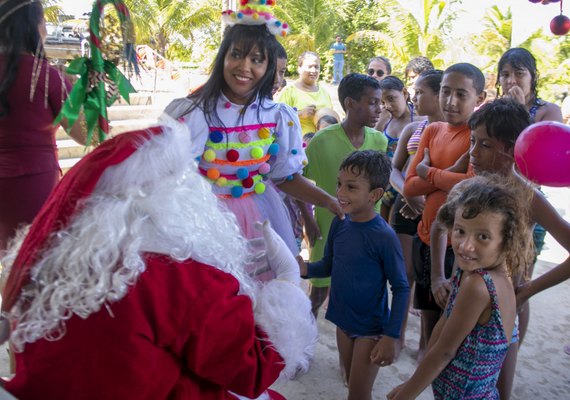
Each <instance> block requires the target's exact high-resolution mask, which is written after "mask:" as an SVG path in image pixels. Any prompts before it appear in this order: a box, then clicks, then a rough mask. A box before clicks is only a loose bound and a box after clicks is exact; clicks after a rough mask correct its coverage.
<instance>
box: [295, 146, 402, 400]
mask: <svg viewBox="0 0 570 400" xmlns="http://www.w3.org/2000/svg"><path fill="white" fill-rule="evenodd" d="M390 170H391V167H390V161H389V159H388V158H387V157H386V156H385V155H384V154H383V153H381V152H378V151H374V150H365V151H355V152H353V153H351V154H349V155H348V156H347V158H346V159H345V160H344V161H343V162H342V164H341V166H340V171H339V175H338V183H337V197H338V201H339V203H340V206H341V207H342V208H343V211H344V212H345V214H346V218H345V219H344V220H340V219H339V218H335V219H334V220H333V222H332V224H331V228H330V231H329V235H328V239H327V243H326V245H325V254H324V257H323V258H322V259H321V260H320V261H317V262H314V263H308V264H306V263H305V262H304V261H303V260H302V259H299V265H300V269H301V275H302V276H303V277H304V278H309V277H327V276H331V292H330V299H329V306H328V309H327V313H326V315H325V318H326V319H328V320H329V321H331V322H332V323H334V324H335V325H336V326H337V335H336V336H337V345H338V350H339V353H340V358H341V362H342V364H343V366H344V369H345V371H346V378H347V381H348V390H349V395H348V398H350V399H353V398H354V399H364V400H366V399H371V398H372V386H373V384H374V380H375V379H376V375H377V374H378V368H379V366H380V367H384V366H388V365H390V364H391V363H392V362H393V361H394V359H395V358H396V357H397V354H398V352H399V347H400V343H399V338H400V330H401V326H402V321H403V318H404V315H405V313H406V312H407V310H406V309H407V298H408V294H409V291H410V289H409V286H408V280H407V278H406V270H405V266H404V260H403V257H402V249H401V247H400V242H399V241H398V238H397V237H396V234H395V233H394V231H393V230H392V228H391V227H390V226H389V225H388V224H387V223H386V222H385V221H384V220H383V219H382V218H381V217H380V216H379V215H378V214H377V213H376V211H375V210H374V205H375V204H376V203H377V202H378V201H379V200H380V199H381V198H382V195H383V194H384V190H385V188H386V187H387V186H388V181H389V177H390ZM387 282H390V285H391V290H392V294H393V298H392V307H391V310H390V309H389V308H388V287H387Z"/></svg>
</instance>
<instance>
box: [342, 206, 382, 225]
mask: <svg viewBox="0 0 570 400" xmlns="http://www.w3.org/2000/svg"><path fill="white" fill-rule="evenodd" d="M376 215H377V214H376V210H374V208H372V209H370V210H363V211H361V212H359V213H352V214H348V216H349V217H350V220H351V221H352V222H361V223H363V222H369V221H372V220H373V219H374V218H376Z"/></svg>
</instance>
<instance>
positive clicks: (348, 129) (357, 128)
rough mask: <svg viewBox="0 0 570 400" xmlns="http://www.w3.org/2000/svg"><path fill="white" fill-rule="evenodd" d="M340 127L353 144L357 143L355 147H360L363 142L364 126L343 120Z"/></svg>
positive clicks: (346, 119)
mask: <svg viewBox="0 0 570 400" xmlns="http://www.w3.org/2000/svg"><path fill="white" fill-rule="evenodd" d="M341 126H342V129H343V130H344V133H345V134H346V136H347V137H348V139H349V140H350V141H351V142H352V143H353V144H354V143H359V146H355V147H360V146H361V145H362V143H363V142H364V125H362V124H359V123H355V122H353V121H350V120H349V119H348V118H345V119H344V121H342V123H341Z"/></svg>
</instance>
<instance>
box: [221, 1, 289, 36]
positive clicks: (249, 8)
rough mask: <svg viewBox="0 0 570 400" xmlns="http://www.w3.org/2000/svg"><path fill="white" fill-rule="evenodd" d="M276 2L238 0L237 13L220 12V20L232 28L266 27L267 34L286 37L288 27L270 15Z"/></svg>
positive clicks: (231, 11)
mask: <svg viewBox="0 0 570 400" xmlns="http://www.w3.org/2000/svg"><path fill="white" fill-rule="evenodd" d="M275 3H276V0H240V2H239V6H238V9H237V11H233V10H226V11H224V12H222V20H223V21H224V22H225V23H226V24H228V25H230V26H233V25H235V24H243V25H263V24H265V25H267V29H269V32H271V33H272V34H274V35H275V36H286V35H287V33H288V32H289V25H288V24H287V23H285V22H282V21H279V20H278V19H277V18H276V17H275V16H274V15H273V14H272V13H271V9H272V7H273V6H275Z"/></svg>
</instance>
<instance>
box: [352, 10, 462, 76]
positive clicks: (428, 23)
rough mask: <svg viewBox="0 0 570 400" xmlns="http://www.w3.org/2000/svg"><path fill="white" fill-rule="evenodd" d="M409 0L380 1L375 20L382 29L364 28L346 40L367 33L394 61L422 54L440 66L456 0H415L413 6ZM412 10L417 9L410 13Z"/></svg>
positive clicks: (455, 14) (454, 17)
mask: <svg viewBox="0 0 570 400" xmlns="http://www.w3.org/2000/svg"><path fill="white" fill-rule="evenodd" d="M409 3H410V2H409V1H398V0H385V1H383V2H382V3H381V4H380V9H381V11H380V14H379V16H378V22H379V24H381V25H382V27H383V29H382V31H378V30H373V29H371V30H366V31H359V32H356V33H354V34H353V35H351V36H350V37H349V39H350V40H354V39H359V38H362V37H363V36H364V37H368V38H369V39H374V40H377V41H379V42H381V43H382V44H383V45H384V46H386V48H387V51H388V54H387V56H388V57H389V58H390V59H391V60H393V61H394V65H401V66H403V65H406V63H407V62H408V61H409V60H410V59H411V58H413V57H416V56H419V55H424V56H426V57H428V58H430V59H431V60H432V62H433V63H434V65H436V66H439V67H441V66H443V64H444V54H443V53H444V52H445V47H446V46H445V43H444V40H445V38H446V37H449V33H450V30H451V24H452V23H453V21H454V20H455V19H456V17H457V15H458V11H457V9H456V8H455V5H456V4H459V3H460V0H447V1H444V0H416V4H415V6H416V7H415V8H412V7H411V5H410V4H409ZM412 10H419V12H418V13H416V14H414V12H413V11H412Z"/></svg>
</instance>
